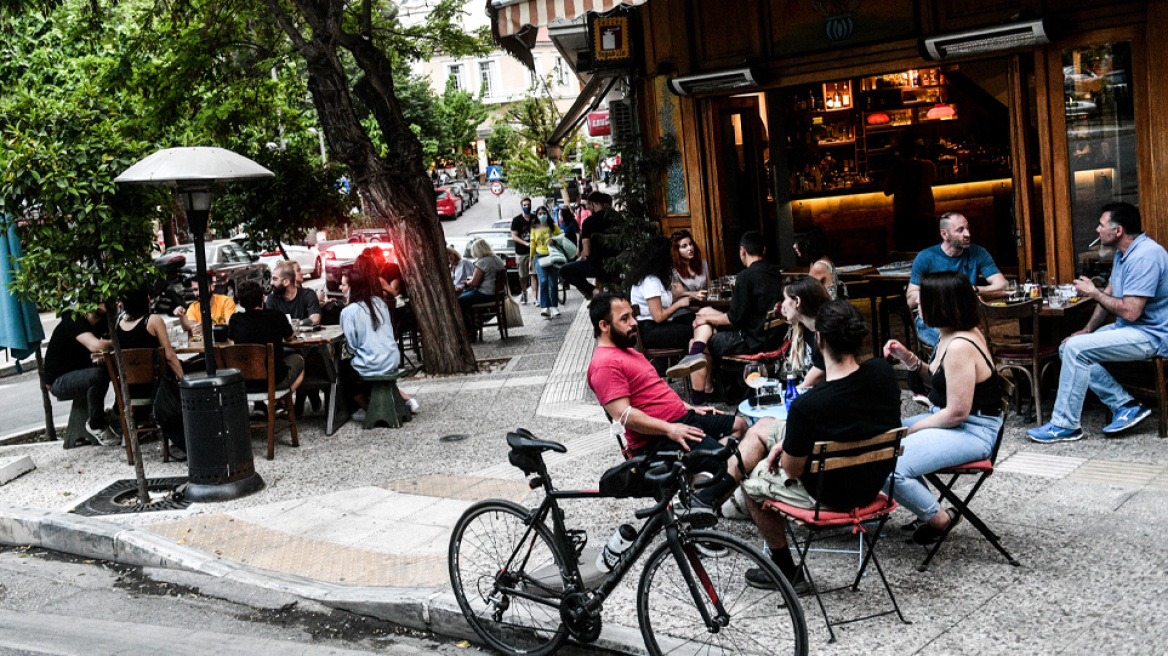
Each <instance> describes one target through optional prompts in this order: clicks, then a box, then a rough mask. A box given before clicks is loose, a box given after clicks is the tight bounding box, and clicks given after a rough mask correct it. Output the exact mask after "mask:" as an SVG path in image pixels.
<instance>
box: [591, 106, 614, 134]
mask: <svg viewBox="0 0 1168 656" xmlns="http://www.w3.org/2000/svg"><path fill="white" fill-rule="evenodd" d="M609 134H612V123H611V122H610V121H609V120H608V110H607V109H606V110H604V111H601V112H590V113H589V114H588V136H590V137H603V136H605V135H609Z"/></svg>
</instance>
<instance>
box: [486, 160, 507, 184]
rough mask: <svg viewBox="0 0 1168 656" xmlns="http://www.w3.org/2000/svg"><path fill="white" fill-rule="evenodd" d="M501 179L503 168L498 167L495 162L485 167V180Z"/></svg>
mask: <svg viewBox="0 0 1168 656" xmlns="http://www.w3.org/2000/svg"><path fill="white" fill-rule="evenodd" d="M502 179H503V169H501V168H499V166H498V165H497V164H496V165H492V166H488V167H487V181H488V182H494V181H496V180H502Z"/></svg>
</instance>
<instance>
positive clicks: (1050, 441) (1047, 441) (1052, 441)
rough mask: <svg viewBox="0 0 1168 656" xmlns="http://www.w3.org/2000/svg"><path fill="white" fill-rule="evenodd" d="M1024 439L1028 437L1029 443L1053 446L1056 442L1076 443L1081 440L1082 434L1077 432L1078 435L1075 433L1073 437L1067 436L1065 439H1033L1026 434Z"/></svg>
mask: <svg viewBox="0 0 1168 656" xmlns="http://www.w3.org/2000/svg"><path fill="white" fill-rule="evenodd" d="M1026 437H1029V438H1030V441H1031V442H1038V443H1039V444H1055V443H1057V442H1078V441H1079V440H1081V439H1083V432H1082V431H1079V432H1078V433H1075V434H1074V435H1068V436H1066V437H1050V438H1043V437H1034V436H1033V435H1031V434H1029V433H1027V434H1026Z"/></svg>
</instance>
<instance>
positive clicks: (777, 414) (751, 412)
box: [738, 398, 787, 425]
mask: <svg viewBox="0 0 1168 656" xmlns="http://www.w3.org/2000/svg"><path fill="white" fill-rule="evenodd" d="M738 414H740V415H742V416H743V417H746V418H747V420H748V421H749V422H750V424H751V425H754V423H755V422H756V421H758V420H759V419H762V418H763V417H774V418H775V419H781V420H783V421H786V420H787V406H786V405H785V404H783V403H774V404H770V405H762V406H758V407H755V406H753V405H751V404H750V399H749V398H747V399H743V400H742V403H739V404H738Z"/></svg>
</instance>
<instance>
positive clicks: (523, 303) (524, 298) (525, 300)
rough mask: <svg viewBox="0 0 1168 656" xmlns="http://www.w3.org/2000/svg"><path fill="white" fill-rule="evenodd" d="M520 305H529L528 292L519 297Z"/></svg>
mask: <svg viewBox="0 0 1168 656" xmlns="http://www.w3.org/2000/svg"><path fill="white" fill-rule="evenodd" d="M519 303H520V304H521V305H527V292H526V291H525V292H523V293H522V294H520V295H519Z"/></svg>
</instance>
